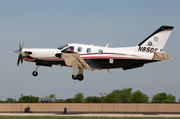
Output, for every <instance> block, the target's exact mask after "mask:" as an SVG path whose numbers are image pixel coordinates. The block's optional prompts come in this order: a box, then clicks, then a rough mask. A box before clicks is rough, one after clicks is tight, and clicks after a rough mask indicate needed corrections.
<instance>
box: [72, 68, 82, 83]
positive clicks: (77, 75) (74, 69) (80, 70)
mask: <svg viewBox="0 0 180 119" xmlns="http://www.w3.org/2000/svg"><path fill="white" fill-rule="evenodd" d="M78 70H79V72H78ZM77 72H78V73H77ZM72 79H74V80H77V79H78V80H79V81H82V80H83V79H84V76H83V69H80V68H78V67H77V66H74V67H73V72H72Z"/></svg>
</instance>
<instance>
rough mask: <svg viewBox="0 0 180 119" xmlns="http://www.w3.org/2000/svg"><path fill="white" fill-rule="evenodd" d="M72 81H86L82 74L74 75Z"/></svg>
mask: <svg viewBox="0 0 180 119" xmlns="http://www.w3.org/2000/svg"><path fill="white" fill-rule="evenodd" d="M72 79H74V80H77V79H78V80H79V81H82V80H83V79H84V76H83V75H82V74H78V75H72Z"/></svg>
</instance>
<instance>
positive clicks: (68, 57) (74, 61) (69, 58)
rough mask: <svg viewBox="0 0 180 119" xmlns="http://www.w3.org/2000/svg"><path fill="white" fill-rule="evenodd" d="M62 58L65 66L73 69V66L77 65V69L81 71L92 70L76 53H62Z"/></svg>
mask: <svg viewBox="0 0 180 119" xmlns="http://www.w3.org/2000/svg"><path fill="white" fill-rule="evenodd" d="M62 58H63V59H64V61H65V63H66V65H67V66H72V67H73V66H74V65H78V67H79V68H81V69H88V70H91V71H93V70H94V69H93V68H92V67H90V66H89V65H88V64H87V63H86V62H85V61H84V60H83V59H82V58H81V57H80V55H79V54H78V53H77V52H73V53H65V52H62Z"/></svg>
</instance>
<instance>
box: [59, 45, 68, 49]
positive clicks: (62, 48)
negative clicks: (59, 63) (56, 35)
mask: <svg viewBox="0 0 180 119" xmlns="http://www.w3.org/2000/svg"><path fill="white" fill-rule="evenodd" d="M67 46H68V45H63V46H61V47H59V48H58V50H62V49H63V48H65V47H67Z"/></svg>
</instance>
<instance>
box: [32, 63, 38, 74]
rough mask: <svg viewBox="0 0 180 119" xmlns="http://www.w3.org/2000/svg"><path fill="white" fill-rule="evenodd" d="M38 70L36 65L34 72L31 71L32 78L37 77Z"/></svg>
mask: <svg viewBox="0 0 180 119" xmlns="http://www.w3.org/2000/svg"><path fill="white" fill-rule="evenodd" d="M38 68H39V65H37V66H36V69H35V71H33V73H32V75H33V76H37V75H38V72H37V70H38Z"/></svg>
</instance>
